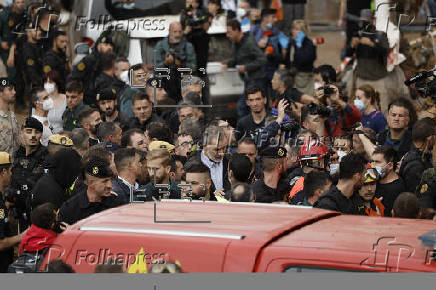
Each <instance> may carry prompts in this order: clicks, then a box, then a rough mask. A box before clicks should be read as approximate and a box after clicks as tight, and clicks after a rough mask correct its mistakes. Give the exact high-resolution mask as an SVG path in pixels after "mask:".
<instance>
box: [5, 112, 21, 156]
mask: <svg viewBox="0 0 436 290" xmlns="http://www.w3.org/2000/svg"><path fill="white" fill-rule="evenodd" d="M19 140H20V129H19V127H18V122H17V118H16V117H15V113H14V112H12V111H9V114H6V113H5V112H3V111H1V110H0V151H4V152H8V153H9V155H10V156H11V158H12V159H13V154H14V152H16V151H17V150H18V148H19V147H20V144H19Z"/></svg>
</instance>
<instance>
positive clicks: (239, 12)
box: [236, 8, 247, 19]
mask: <svg viewBox="0 0 436 290" xmlns="http://www.w3.org/2000/svg"><path fill="white" fill-rule="evenodd" d="M245 15H247V11H246V10H245V9H242V8H238V9H237V10H236V17H237V18H238V19H242V18H243V17H244V16H245Z"/></svg>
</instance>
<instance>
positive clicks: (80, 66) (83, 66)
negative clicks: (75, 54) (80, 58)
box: [77, 62, 86, 71]
mask: <svg viewBox="0 0 436 290" xmlns="http://www.w3.org/2000/svg"><path fill="white" fill-rule="evenodd" d="M85 68H86V65H85V64H84V63H83V62H79V63H78V64H77V70H78V71H84V70H85Z"/></svg>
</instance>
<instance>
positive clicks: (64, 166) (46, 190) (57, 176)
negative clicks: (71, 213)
mask: <svg viewBox="0 0 436 290" xmlns="http://www.w3.org/2000/svg"><path fill="white" fill-rule="evenodd" d="M80 161H81V157H80V155H79V154H78V153H77V152H76V151H74V150H70V149H61V150H59V151H58V152H56V154H55V155H54V156H53V157H52V158H51V159H50V161H49V164H48V169H49V172H48V173H47V174H45V175H44V176H43V177H41V179H40V180H39V181H38V182H37V183H36V185H35V187H34V189H33V191H32V197H31V199H32V200H31V202H32V208H36V207H37V206H38V205H41V204H43V203H46V202H51V203H53V204H54V205H56V207H57V208H60V207H61V205H62V203H63V202H64V201H66V200H67V199H68V198H69V194H68V189H69V187H70V186H71V185H72V184H73V183H74V180H75V179H76V178H77V176H78V175H79V172H80Z"/></svg>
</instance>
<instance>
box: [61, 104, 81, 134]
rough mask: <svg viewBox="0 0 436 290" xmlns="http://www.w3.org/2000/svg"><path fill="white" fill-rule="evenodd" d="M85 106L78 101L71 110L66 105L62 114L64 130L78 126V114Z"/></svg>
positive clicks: (70, 129) (71, 129)
mask: <svg viewBox="0 0 436 290" xmlns="http://www.w3.org/2000/svg"><path fill="white" fill-rule="evenodd" d="M84 108H85V105H84V104H83V102H82V103H80V104H79V105H78V106H77V107H76V108H75V109H74V111H71V110H70V109H69V108H68V107H67V108H66V109H65V112H64V114H63V115H62V122H63V124H64V125H63V127H64V130H65V131H70V132H71V131H73V129H75V128H80V124H79V120H78V118H77V117H78V116H79V112H80V111H81V110H82V109H84Z"/></svg>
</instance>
